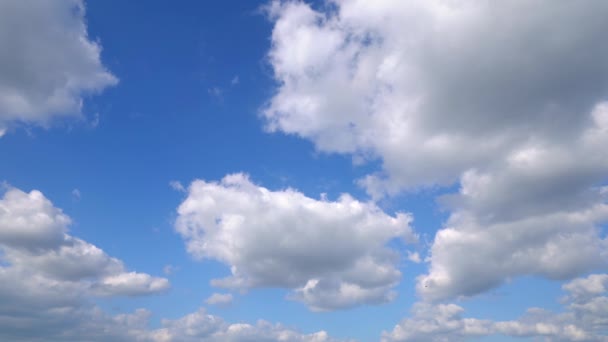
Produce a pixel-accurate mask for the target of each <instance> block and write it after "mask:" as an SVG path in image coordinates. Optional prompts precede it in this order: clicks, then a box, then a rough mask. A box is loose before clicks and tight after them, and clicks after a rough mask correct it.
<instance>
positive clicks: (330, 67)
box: [262, 0, 608, 299]
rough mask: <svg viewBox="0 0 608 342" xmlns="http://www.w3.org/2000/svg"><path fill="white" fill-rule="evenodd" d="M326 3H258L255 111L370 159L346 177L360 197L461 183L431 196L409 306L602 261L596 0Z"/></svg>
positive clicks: (599, 17) (604, 134) (603, 171)
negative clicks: (260, 42)
mask: <svg viewBox="0 0 608 342" xmlns="http://www.w3.org/2000/svg"><path fill="white" fill-rule="evenodd" d="M328 3H331V5H329V6H321V7H320V8H321V9H319V10H315V9H313V8H312V7H311V6H309V5H307V4H305V3H303V2H299V1H283V2H281V1H275V2H273V3H272V4H271V5H269V7H268V13H269V15H270V18H271V19H272V20H273V21H274V29H273V33H272V46H271V49H270V52H269V55H268V56H269V62H270V64H271V66H272V68H273V71H274V75H275V78H276V81H277V83H278V89H277V92H276V94H275V95H274V96H273V97H272V98H271V99H270V101H269V102H268V105H267V106H266V107H265V108H264V109H263V110H262V116H263V117H264V119H265V121H266V127H267V129H268V130H269V131H273V132H274V131H277V132H283V133H287V134H295V135H298V136H300V137H303V138H305V139H309V140H311V141H312V142H313V143H314V144H315V146H316V148H317V149H318V150H320V151H325V152H329V153H345V154H350V155H352V156H353V159H354V160H355V161H356V162H357V163H360V162H365V161H369V160H380V161H381V164H382V169H381V170H380V171H379V172H377V173H373V174H370V175H368V176H366V177H364V178H363V179H361V180H360V181H359V184H361V185H362V186H364V187H365V188H366V189H367V191H368V192H369V194H370V195H371V196H373V197H374V198H379V197H382V196H385V195H387V194H388V195H391V194H396V193H399V192H400V191H404V190H413V189H420V188H425V187H428V186H431V187H436V186H447V185H452V184H455V183H457V182H458V183H460V191H459V192H458V193H457V194H453V195H450V196H446V197H444V198H441V200H440V202H441V204H442V205H444V206H445V207H446V208H447V209H448V210H450V211H451V214H450V218H449V220H448V221H447V222H446V225H445V227H443V229H441V230H439V231H438V233H437V235H436V237H435V240H434V242H433V245H432V247H431V253H430V255H429V258H428V259H427V260H428V261H430V270H429V273H428V274H427V275H425V276H422V277H420V278H419V282H418V291H419V293H421V294H422V295H423V297H424V298H426V299H445V298H451V297H456V296H462V295H465V296H469V295H475V294H477V293H480V292H483V291H484V290H487V289H489V288H492V287H495V286H498V285H499V284H501V283H502V282H503V281H504V280H505V279H508V278H510V277H515V276H518V275H524V274H535V275H541V276H545V277H548V278H552V279H568V278H572V277H574V276H577V275H580V274H583V273H584V272H586V271H589V270H592V269H594V268H599V267H602V266H606V264H607V263H608V253H607V247H608V246H607V245H608V243H607V242H606V240H605V239H602V238H601V237H602V236H603V233H602V229H601V227H602V224H603V222H605V221H606V220H607V219H608V216H607V215H606V213H607V212H606V193H607V191H606V188H602V184H605V181H606V178H607V175H608V162H607V161H608V152H606V151H607V150H606V148H605V146H606V143H607V142H608V104H607V103H606V102H605V101H606V98H607V95H608V58H607V57H608V48H607V47H606V46H605V45H602V44H600V41H601V37H602V36H603V33H604V32H606V31H607V30H608V22H607V21H606V20H604V18H605V17H606V16H607V15H608V4H607V3H604V2H600V1H592V2H585V3H581V2H577V3H572V2H568V1H557V2H556V1H545V0H535V1H501V2H487V1H461V2H454V1H441V0H437V1H434V0H433V1H425V0H420V1H407V2H404V1H398V0H384V1H373V2H369V1H359V0H338V1H331V2H328ZM581 18H585V19H584V20H582V19H581ZM567 251H576V252H567Z"/></svg>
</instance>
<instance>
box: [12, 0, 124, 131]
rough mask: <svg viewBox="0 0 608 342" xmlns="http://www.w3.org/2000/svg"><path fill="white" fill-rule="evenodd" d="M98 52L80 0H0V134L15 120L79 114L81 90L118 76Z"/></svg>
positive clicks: (99, 87) (46, 120) (87, 90)
mask: <svg viewBox="0 0 608 342" xmlns="http://www.w3.org/2000/svg"><path fill="white" fill-rule="evenodd" d="M100 52H101V47H100V45H99V43H97V42H95V41H92V40H90V39H89V37H88V35H87V28H86V24H85V22H84V4H83V1H81V0H57V1H39V0H27V1H1V2H0V136H2V135H3V133H4V132H5V131H6V129H7V128H8V127H9V126H10V125H12V124H14V123H27V124H29V123H33V124H38V125H43V126H46V125H48V124H50V122H51V120H52V119H54V118H57V117H62V116H77V115H80V108H81V105H82V100H83V95H84V94H87V93H92V92H99V91H101V90H103V89H104V88H106V87H108V86H111V85H114V84H116V83H117V81H118V80H117V78H116V77H114V76H113V75H112V74H111V73H110V72H108V71H107V70H106V68H105V67H104V66H103V65H102V63H101V60H100Z"/></svg>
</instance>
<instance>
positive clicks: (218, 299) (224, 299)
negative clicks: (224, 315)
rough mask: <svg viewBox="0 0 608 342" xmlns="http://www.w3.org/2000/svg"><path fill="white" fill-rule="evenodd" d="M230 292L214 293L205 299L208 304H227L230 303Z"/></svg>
mask: <svg viewBox="0 0 608 342" xmlns="http://www.w3.org/2000/svg"><path fill="white" fill-rule="evenodd" d="M232 300H233V298H232V294H230V293H214V294H212V295H211V296H209V298H207V299H206V300H205V303H207V304H209V305H227V304H230V303H232Z"/></svg>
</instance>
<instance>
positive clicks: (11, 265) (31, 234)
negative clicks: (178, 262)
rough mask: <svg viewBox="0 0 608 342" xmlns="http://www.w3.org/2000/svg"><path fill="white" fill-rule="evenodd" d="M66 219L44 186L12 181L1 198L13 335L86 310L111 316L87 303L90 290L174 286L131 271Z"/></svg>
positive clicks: (55, 328)
mask: <svg viewBox="0 0 608 342" xmlns="http://www.w3.org/2000/svg"><path fill="white" fill-rule="evenodd" d="M69 224H70V218H69V217H68V216H67V215H65V214H64V213H63V212H62V211H61V210H60V209H59V208H56V207H55V206H54V205H53V204H52V203H51V201H49V200H48V199H47V198H46V197H45V196H44V195H43V194H42V193H40V192H39V191H36V190H33V191H31V192H29V193H26V192H23V191H21V190H19V189H15V188H9V189H8V190H6V192H5V193H4V196H3V197H1V198H0V331H2V334H5V335H4V336H13V338H11V339H10V340H14V339H15V338H17V337H18V336H25V335H28V334H38V335H36V336H38V337H40V336H47V335H48V336H51V337H52V336H55V335H56V334H62V332H66V333H67V332H68V331H70V329H72V328H74V329H77V327H79V326H80V324H82V323H83V322H86V321H87V320H88V318H90V319H91V320H95V319H97V318H99V319H106V318H104V317H105V316H104V315H103V313H102V312H100V311H98V310H97V309H95V308H94V307H91V306H90V305H89V299H90V298H92V297H107V296H140V295H149V294H155V293H159V292H163V291H166V290H167V289H168V288H169V282H168V280H167V279H165V278H157V277H153V276H150V275H148V274H144V273H137V272H129V271H127V270H126V268H125V266H124V265H123V263H122V262H121V261H120V260H118V259H116V258H113V257H110V256H109V255H107V254H106V253H105V252H104V251H103V250H101V249H99V248H98V247H96V246H94V245H92V244H90V243H88V242H86V241H83V240H81V239H78V238H76V237H74V236H71V235H70V234H68V226H69ZM87 317H88V318H87ZM33 326H36V327H37V328H36V329H32V327H33ZM23 334H25V335H23ZM0 336H2V335H1V334H0ZM57 336H58V339H61V338H60V337H59V336H60V335H57ZM64 337H65V338H66V339H67V337H66V336H64ZM24 338H25V337H24ZM49 338H50V337H49ZM26 339H27V338H26ZM32 339H33V340H35V338H34V337H32ZM76 339H77V340H78V338H76ZM80 340H82V339H80Z"/></svg>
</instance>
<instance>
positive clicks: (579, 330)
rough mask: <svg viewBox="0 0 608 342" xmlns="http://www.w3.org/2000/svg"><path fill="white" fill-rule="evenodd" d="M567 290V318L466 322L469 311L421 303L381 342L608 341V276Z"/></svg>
mask: <svg viewBox="0 0 608 342" xmlns="http://www.w3.org/2000/svg"><path fill="white" fill-rule="evenodd" d="M563 289H564V290H565V291H566V292H567V293H568V295H567V296H566V297H565V298H564V300H565V303H564V304H565V305H566V307H565V310H564V312H561V313H553V312H550V311H546V310H543V309H539V308H531V309H528V311H527V312H526V314H525V315H523V316H522V317H520V318H519V319H517V320H512V321H499V322H495V321H491V320H482V319H476V318H465V317H463V313H464V309H463V308H462V307H460V306H458V305H455V304H429V303H417V304H415V305H414V307H413V309H412V317H411V318H407V319H404V320H403V321H402V322H401V323H399V324H397V325H396V326H395V328H394V329H393V330H392V331H390V332H385V333H383V335H382V341H384V342H396V341H403V342H405V341H437V342H441V341H466V340H471V339H472V338H474V337H480V336H490V335H505V336H510V337H518V338H524V337H528V338H529V337H538V338H543V340H545V341H597V342H599V341H608V336H607V335H606V334H605V333H606V331H607V330H606V329H607V328H608V320H606V317H608V297H606V294H607V293H606V292H607V291H608V276H607V275H606V274H594V275H590V276H589V277H587V278H580V279H576V280H574V281H572V282H570V283H567V284H565V285H564V286H563Z"/></svg>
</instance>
